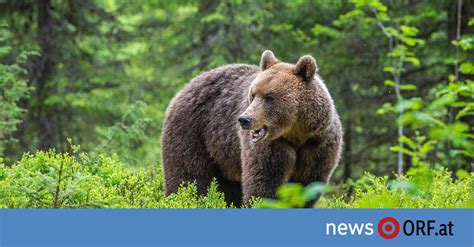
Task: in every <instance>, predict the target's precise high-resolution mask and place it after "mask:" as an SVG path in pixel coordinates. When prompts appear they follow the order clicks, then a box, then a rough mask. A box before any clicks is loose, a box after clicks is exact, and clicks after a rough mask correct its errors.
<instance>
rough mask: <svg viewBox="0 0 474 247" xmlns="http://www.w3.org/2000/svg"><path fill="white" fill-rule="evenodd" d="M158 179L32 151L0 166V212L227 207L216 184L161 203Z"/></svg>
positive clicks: (98, 158) (101, 161) (102, 160)
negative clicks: (203, 193) (204, 192)
mask: <svg viewBox="0 0 474 247" xmlns="http://www.w3.org/2000/svg"><path fill="white" fill-rule="evenodd" d="M0 163H1V160H0ZM162 174H163V173H162V170H161V167H160V166H153V167H146V168H129V167H127V166H124V165H123V164H121V163H120V162H119V161H118V159H117V158H116V157H108V156H105V155H103V154H95V155H90V154H86V153H79V154H77V152H74V153H72V154H69V153H56V152H55V151H53V150H50V151H48V152H44V151H38V152H36V153H35V154H25V155H24V156H23V157H22V159H21V160H19V161H18V162H16V163H15V164H14V165H13V166H11V167H9V166H7V165H5V164H0V207H2V208H89V207H91V208H102V207H106V208H107V207H111V208H158V207H159V208H225V207H227V205H226V202H225V200H224V195H223V193H221V192H219V191H218V190H217V183H216V182H213V183H212V184H211V186H210V187H209V191H208V194H207V196H197V189H196V186H195V185H194V184H188V185H187V186H182V187H181V188H180V189H179V191H178V192H177V193H175V194H172V195H170V196H168V197H166V196H165V195H164V192H163V175H162Z"/></svg>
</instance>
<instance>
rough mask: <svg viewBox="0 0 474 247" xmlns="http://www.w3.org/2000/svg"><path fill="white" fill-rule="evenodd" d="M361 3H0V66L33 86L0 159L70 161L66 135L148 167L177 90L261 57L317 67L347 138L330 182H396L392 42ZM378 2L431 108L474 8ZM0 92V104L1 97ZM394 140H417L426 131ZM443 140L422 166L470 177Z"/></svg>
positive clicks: (446, 0)
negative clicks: (408, 29)
mask: <svg viewBox="0 0 474 247" xmlns="http://www.w3.org/2000/svg"><path fill="white" fill-rule="evenodd" d="M363 2H370V1H353V2H351V1H339V0H335V1H322V0H314V1H243V0H228V1H210V0H201V1H121V0H108V1H98V0H97V1H95V0H84V1H59V0H37V1H0V15H1V17H0V24H1V25H2V27H1V29H0V34H1V41H0V42H1V45H0V47H2V52H1V53H0V55H1V57H0V62H1V63H2V64H15V61H16V59H17V57H18V56H20V57H21V56H22V55H23V56H24V58H25V61H23V62H21V63H19V65H20V66H19V67H20V68H18V71H19V72H18V73H17V75H18V78H19V79H18V80H20V79H21V80H23V82H24V83H26V85H28V86H30V91H29V94H24V96H22V97H19V99H18V101H15V104H14V105H16V106H18V107H20V108H21V109H24V110H20V111H18V112H16V113H15V114H13V113H12V114H10V115H8V114H9V112H8V110H12V109H13V108H8V107H4V108H3V110H4V113H5V116H3V119H2V118H0V120H3V121H6V120H5V119H8V118H9V116H11V115H15V116H17V117H16V120H15V121H14V122H13V123H9V124H4V125H3V127H4V128H5V129H4V130H5V131H4V132H3V133H1V134H0V140H1V142H0V145H1V146H2V150H3V153H2V154H1V155H0V156H3V157H4V160H5V161H6V162H7V163H8V164H12V163H13V162H14V161H15V160H17V159H19V158H20V157H21V155H22V154H23V153H25V152H33V151H35V150H38V149H41V150H46V149H49V148H55V149H56V150H57V151H60V152H63V151H68V149H69V148H70V143H69V142H68V141H67V138H70V142H72V143H74V144H80V145H81V146H82V148H83V150H86V151H91V152H93V151H97V150H101V151H103V152H110V153H116V154H117V155H118V157H119V158H120V159H121V160H122V161H124V162H125V163H127V164H128V165H130V166H144V165H157V164H159V163H160V131H161V126H162V122H163V117H164V111H165V109H166V106H167V105H168V103H169V101H170V99H171V98H172V97H173V96H174V94H175V93H176V92H177V91H178V90H179V89H181V88H182V87H183V85H184V84H185V83H187V82H188V81H189V80H190V79H191V78H193V77H194V76H196V75H198V74H199V73H201V72H203V71H205V70H208V69H211V68H215V67H218V66H220V65H224V64H228V63H250V64H258V62H259V59H260V55H261V53H262V52H263V51H264V50H266V49H270V50H272V51H273V52H274V53H275V55H276V56H277V57H278V58H279V59H280V60H283V61H287V62H292V63H294V62H296V61H297V59H298V58H299V57H300V56H302V55H304V54H311V55H313V56H314V57H315V58H316V60H317V62H318V64H319V67H320V74H321V76H322V78H323V79H324V80H325V82H326V84H327V87H328V88H329V90H330V92H331V94H332V96H333V98H334V99H335V102H336V107H337V109H338V111H339V114H340V116H341V120H342V123H343V127H344V130H345V136H344V141H345V151H344V153H343V157H342V160H341V164H340V167H339V168H338V169H337V170H336V173H335V175H334V177H333V180H334V181H335V182H340V181H342V180H345V179H348V178H358V177H360V176H361V175H362V173H363V171H370V172H372V173H374V174H376V175H392V174H393V173H394V172H396V170H397V153H396V152H393V151H391V150H390V149H391V148H390V147H392V146H394V145H396V144H397V128H398V127H399V125H400V124H398V123H397V120H396V119H397V115H396V114H394V113H385V114H381V113H382V112H381V111H380V110H379V109H380V108H381V107H382V106H383V105H384V104H385V103H392V104H394V103H395V102H396V101H397V98H396V94H395V92H394V87H392V86H391V85H389V84H387V83H385V84H384V80H387V79H390V78H392V74H391V73H389V72H387V71H385V72H384V67H386V66H387V64H390V61H391V60H390V59H391V57H390V56H387V53H388V52H389V51H390V47H389V40H388V39H387V37H386V35H385V34H384V32H382V31H381V29H380V28H379V26H378V24H379V23H377V19H374V18H370V15H371V11H370V8H362V7H363V6H362V7H361V6H358V5H360V4H363ZM372 2H378V1H372ZM382 2H383V3H384V4H385V5H386V6H388V10H387V14H388V15H389V16H390V17H391V19H390V20H383V23H384V25H387V26H388V25H393V26H395V27H400V25H409V26H413V27H416V28H417V29H418V31H417V32H416V35H415V36H416V39H418V40H417V45H413V47H409V48H410V52H413V53H414V54H415V55H413V57H416V59H417V60H418V63H416V62H412V63H408V62H407V63H406V65H404V66H403V72H402V73H401V78H400V79H401V81H402V82H409V83H410V84H412V85H415V86H416V89H415V90H413V89H411V90H407V91H404V92H403V94H404V97H405V98H410V97H419V98H421V100H422V101H428V102H429V101H432V100H434V99H436V98H437V97H438V96H437V89H438V88H440V85H446V84H448V81H449V76H450V75H455V74H456V73H458V72H457V70H458V68H457V66H458V65H459V63H460V62H461V61H467V60H469V59H470V60H471V61H472V58H473V54H472V51H470V52H463V50H461V51H460V49H459V48H456V46H453V44H452V41H453V40H459V39H460V36H459V35H457V30H459V31H460V34H461V35H464V36H466V37H472V36H469V35H472V32H473V31H472V30H473V28H472V27H469V26H468V22H469V20H470V18H472V14H473V13H474V4H473V2H472V1H464V3H463V4H462V5H459V1H458V0H434V1H409V0H403V1H382ZM375 6H376V5H375ZM377 10H378V11H379V12H380V13H383V12H384V11H383V9H377ZM382 17H383V16H382ZM458 19H459V20H460V22H459V21H458ZM407 42H408V41H407ZM470 42H472V38H471V41H470ZM6 47H8V49H7V48H6ZM25 52H26V53H25ZM22 69H24V70H22ZM5 78H6V77H5ZM455 79H456V80H461V79H471V80H472V75H469V74H467V75H458V74H456V78H455ZM2 86H3V87H4V88H3V89H2V90H3V91H2V92H3V93H4V94H6V92H8V91H9V90H10V89H11V88H8V87H7V86H6V84H4V85H2ZM10 92H13V91H10ZM15 92H17V91H15ZM17 93H18V94H20V93H21V92H17ZM5 97H6V96H5ZM2 99H3V98H2ZM468 99H469V98H468ZM378 110H379V111H378ZM449 111H450V109H448V108H446V109H445V111H440V114H441V115H443V114H446V117H441V118H440V119H444V120H446V122H448V123H449V122H450V121H453V120H452V119H451V120H450V118H449V116H448V115H449V114H448V113H449ZM377 112H378V113H377ZM7 113H8V114H7ZM459 121H460V122H462V123H464V125H463V126H468V130H463V134H465V133H469V132H470V133H471V134H472V123H473V119H472V116H466V117H464V118H462V119H460V120H459ZM7 130H8V131H7ZM404 131H405V132H404V135H406V136H408V137H414V136H416V131H418V132H421V133H422V134H423V133H424V132H426V131H427V128H426V127H421V128H409V127H407V128H405V130H404ZM465 138H466V140H467V141H468V142H467V143H468V144H472V137H470V138H471V139H469V137H465ZM440 140H441V141H438V142H437V143H436V144H435V145H434V149H433V150H432V151H431V152H430V153H429V154H428V155H427V157H426V160H428V162H431V163H436V164H440V165H443V166H447V167H450V168H451V169H458V168H464V169H467V170H470V169H471V164H472V156H470V155H465V154H464V155H463V154H462V153H453V152H452V151H453V149H454V148H453V146H452V144H451V143H450V142H449V141H443V139H440ZM471 150H472V148H471ZM452 160H454V161H455V162H450V161H452ZM403 162H404V164H405V166H404V169H405V170H406V169H407V168H408V167H410V166H411V165H412V157H410V156H409V155H404V156H403Z"/></svg>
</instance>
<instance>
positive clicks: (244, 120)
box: [239, 116, 252, 130]
mask: <svg viewBox="0 0 474 247" xmlns="http://www.w3.org/2000/svg"><path fill="white" fill-rule="evenodd" d="M239 123H240V126H241V127H242V129H246V130H248V129H250V125H251V124H252V119H251V118H250V117H248V116H240V117H239Z"/></svg>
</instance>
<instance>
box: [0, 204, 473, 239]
mask: <svg viewBox="0 0 474 247" xmlns="http://www.w3.org/2000/svg"><path fill="white" fill-rule="evenodd" d="M473 212H474V211H473V209H2V210H0V246H2V247H14V246H48V247H52V246H134V247H135V246H331V247H333V246H345V247H346V246H349V245H350V246H361V245H363V246H384V247H388V246H403V247H408V246H417V247H419V246H430V247H434V246H453V247H454V246H457V247H458V246H473V215H474V214H473Z"/></svg>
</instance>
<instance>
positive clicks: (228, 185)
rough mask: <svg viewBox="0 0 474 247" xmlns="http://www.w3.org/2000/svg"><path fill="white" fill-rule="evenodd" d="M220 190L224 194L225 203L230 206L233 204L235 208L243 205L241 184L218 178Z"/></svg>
mask: <svg viewBox="0 0 474 247" xmlns="http://www.w3.org/2000/svg"><path fill="white" fill-rule="evenodd" d="M217 182H218V185H219V190H220V191H221V192H222V193H224V195H225V201H226V202H227V205H229V206H230V204H231V203H232V204H233V205H234V207H240V206H241V205H242V185H241V183H240V182H236V181H230V180H229V179H226V178H223V177H219V178H217Z"/></svg>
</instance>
